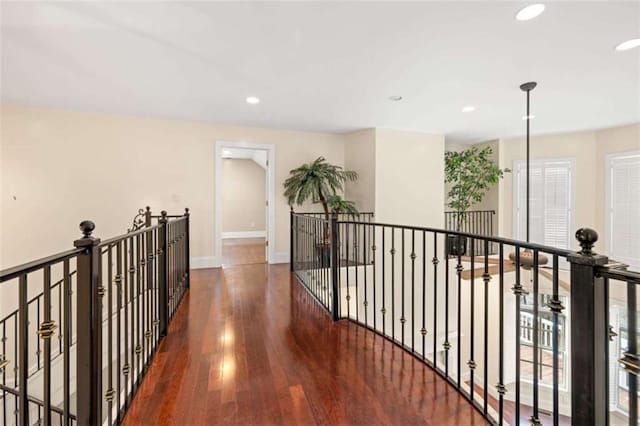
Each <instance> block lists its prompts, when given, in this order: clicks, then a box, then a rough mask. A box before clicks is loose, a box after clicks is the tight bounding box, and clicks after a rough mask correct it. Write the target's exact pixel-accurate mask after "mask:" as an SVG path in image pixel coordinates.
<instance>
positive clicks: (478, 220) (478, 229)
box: [444, 210, 497, 256]
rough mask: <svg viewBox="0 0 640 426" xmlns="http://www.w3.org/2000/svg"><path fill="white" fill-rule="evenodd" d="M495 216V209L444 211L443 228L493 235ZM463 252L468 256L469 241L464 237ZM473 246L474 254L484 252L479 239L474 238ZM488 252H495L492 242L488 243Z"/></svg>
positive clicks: (482, 244) (477, 254) (480, 254)
mask: <svg viewBox="0 0 640 426" xmlns="http://www.w3.org/2000/svg"><path fill="white" fill-rule="evenodd" d="M495 216H496V212H495V210H471V211H468V212H455V211H448V212H444V229H446V230H447V231H458V232H465V233H467V234H474V235H483V236H486V237H493V236H495V234H494V232H493V220H494V218H495ZM464 243H465V247H464V248H465V252H464V253H463V254H464V255H466V256H469V253H470V245H471V241H470V240H468V239H466V240H464ZM473 244H475V247H474V248H473V250H474V252H475V254H476V256H482V255H483V254H484V243H483V242H482V241H481V240H478V239H476V240H474V242H473ZM489 254H497V252H496V248H495V245H494V243H492V242H490V243H489Z"/></svg>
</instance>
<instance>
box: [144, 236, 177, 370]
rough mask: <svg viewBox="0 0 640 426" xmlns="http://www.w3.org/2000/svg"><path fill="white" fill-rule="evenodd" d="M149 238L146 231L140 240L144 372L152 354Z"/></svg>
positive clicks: (151, 273)
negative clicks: (143, 267) (142, 270)
mask: <svg viewBox="0 0 640 426" xmlns="http://www.w3.org/2000/svg"><path fill="white" fill-rule="evenodd" d="M150 237H151V231H149V230H147V231H146V232H145V233H144V238H143V239H142V244H143V246H144V250H143V251H142V255H143V256H144V257H143V259H144V266H145V271H144V286H143V287H142V291H143V294H144V298H143V301H144V310H145V315H144V341H145V352H146V356H145V360H144V364H145V370H146V368H147V367H148V365H149V362H150V361H151V355H152V354H153V341H152V340H151V337H152V325H151V288H150V286H151V282H152V279H153V269H152V268H153V263H152V260H153V258H152V257H151V251H150V250H151V241H150ZM181 244H184V241H182V242H181ZM183 282H184V272H183Z"/></svg>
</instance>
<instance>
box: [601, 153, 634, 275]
mask: <svg viewBox="0 0 640 426" xmlns="http://www.w3.org/2000/svg"><path fill="white" fill-rule="evenodd" d="M606 167H607V168H606V171H607V173H606V176H607V187H606V188H607V189H606V192H607V194H606V203H607V204H606V206H605V212H606V215H607V216H606V217H607V219H606V222H607V226H606V228H607V229H606V234H607V242H606V248H607V252H608V254H609V256H610V257H611V258H612V259H613V260H617V261H620V262H624V263H628V264H629V265H631V266H635V267H638V266H640V227H639V226H638V220H640V152H632V153H624V154H613V155H609V156H608V157H607V165H606Z"/></svg>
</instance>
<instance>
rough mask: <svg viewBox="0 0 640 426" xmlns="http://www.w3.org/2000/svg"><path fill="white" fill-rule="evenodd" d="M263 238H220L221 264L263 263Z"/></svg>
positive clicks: (264, 254)
mask: <svg viewBox="0 0 640 426" xmlns="http://www.w3.org/2000/svg"><path fill="white" fill-rule="evenodd" d="M265 241H266V240H265V239H264V238H229V239H224V240H222V265H223V266H224V267H227V266H234V265H250V264H253V263H265V262H266V259H265V258H266V251H265Z"/></svg>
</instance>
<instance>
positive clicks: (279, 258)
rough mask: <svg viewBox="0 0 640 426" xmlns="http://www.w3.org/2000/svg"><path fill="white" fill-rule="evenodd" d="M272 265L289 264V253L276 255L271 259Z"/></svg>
mask: <svg viewBox="0 0 640 426" xmlns="http://www.w3.org/2000/svg"><path fill="white" fill-rule="evenodd" d="M269 263H272V264H275V263H289V253H288V252H284V253H274V254H273V257H272V259H271V262H269Z"/></svg>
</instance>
